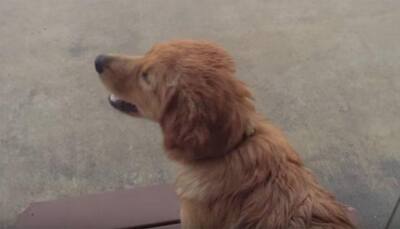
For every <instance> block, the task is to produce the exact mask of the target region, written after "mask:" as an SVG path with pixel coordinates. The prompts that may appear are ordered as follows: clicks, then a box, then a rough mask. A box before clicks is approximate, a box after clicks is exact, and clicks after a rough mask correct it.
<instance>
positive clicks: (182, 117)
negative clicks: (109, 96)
mask: <svg viewBox="0 0 400 229" xmlns="http://www.w3.org/2000/svg"><path fill="white" fill-rule="evenodd" d="M109 58H110V61H109V62H108V65H107V67H106V68H105V70H104V72H103V73H102V74H101V79H102V80H103V82H104V83H105V85H106V87H107V88H108V89H109V90H110V91H111V92H112V93H114V94H115V95H117V96H118V97H119V98H121V99H122V100H124V101H126V102H129V103H131V104H135V105H136V106H137V107H138V109H139V114H133V115H135V116H137V115H139V116H143V117H145V118H148V119H151V120H153V121H156V122H158V123H159V124H160V126H161V128H162V132H163V135H164V146H165V150H166V152H167V155H168V156H169V157H170V158H171V159H173V160H175V161H177V162H178V163H179V164H180V166H181V170H180V172H179V175H178V178H177V181H176V190H177V194H178V196H179V198H180V200H181V220H182V224H183V226H184V228H217V229H223V228H238V229H243V228H260V229H265V228H272V229H278V228H282V229H286V228H355V226H354V225H353V223H352V222H351V220H350V219H349V217H348V215H347V209H346V207H345V206H343V205H342V204H340V203H338V202H337V201H336V200H335V198H334V197H333V196H332V195H331V194H330V193H329V192H327V191H326V190H325V189H323V188H322V187H321V186H320V185H319V184H318V183H317V182H316V180H315V179H314V177H313V175H312V174H311V173H310V171H309V170H307V169H306V168H305V167H304V165H303V162H302V161H301V159H300V158H299V156H298V154H297V153H296V152H295V151H294V150H293V149H292V147H291V146H290V145H289V143H288V142H287V140H286V138H285V137H284V135H283V134H282V133H281V131H279V130H278V129H277V128H275V127H274V126H273V125H271V124H270V123H269V122H267V121H266V120H265V119H263V118H262V117H260V115H259V114H257V112H256V111H255V108H254V105H253V102H252V96H251V93H250V91H249V90H248V88H247V87H246V86H245V84H243V83H242V82H241V81H239V80H237V79H236V78H235V77H234V74H235V67H234V63H233V61H232V59H231V57H230V56H229V55H228V54H227V53H226V52H225V51H224V50H223V49H221V48H220V47H218V46H216V45H214V44H211V43H208V42H203V41H190V40H184V41H182V40H181V41H172V42H167V43H162V44H158V45H156V46H154V47H153V48H152V49H151V50H150V51H149V52H148V53H147V54H145V55H144V56H138V57H129V56H116V55H115V56H109Z"/></svg>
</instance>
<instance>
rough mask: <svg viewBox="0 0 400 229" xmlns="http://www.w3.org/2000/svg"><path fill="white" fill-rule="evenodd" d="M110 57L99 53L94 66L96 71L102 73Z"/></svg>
mask: <svg viewBox="0 0 400 229" xmlns="http://www.w3.org/2000/svg"><path fill="white" fill-rule="evenodd" d="M108 59H109V58H108V57H107V56H106V55H103V54H101V55H98V56H97V57H96V60H95V61H94V67H95V68H96V71H97V72H98V73H99V74H101V73H102V72H103V70H104V66H105V65H106V64H107V62H108Z"/></svg>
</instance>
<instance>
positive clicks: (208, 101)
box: [95, 40, 254, 161]
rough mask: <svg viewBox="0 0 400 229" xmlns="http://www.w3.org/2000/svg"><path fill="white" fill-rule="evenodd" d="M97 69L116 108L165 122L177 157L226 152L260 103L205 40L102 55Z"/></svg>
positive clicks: (169, 148)
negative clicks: (139, 53) (135, 52)
mask: <svg viewBox="0 0 400 229" xmlns="http://www.w3.org/2000/svg"><path fill="white" fill-rule="evenodd" d="M95 67H96V70H97V72H98V73H99V75H100V78H101V80H102V82H103V83H104V84H105V86H106V87H107V88H108V90H109V91H110V92H111V93H112V95H111V96H110V97H109V100H110V103H111V105H112V106H113V107H115V108H117V109H118V110H121V111H123V112H125V113H127V114H129V115H132V116H139V117H145V118H148V119H150V120H153V121H156V122H159V124H160V125H161V128H162V130H163V134H164V145H165V147H166V149H167V151H168V152H169V156H170V157H172V158H173V159H175V160H184V161H193V160H198V159H205V158H210V157H217V156H220V155H222V154H224V153H226V152H227V151H229V150H231V149H232V148H234V147H235V146H236V145H237V144H238V143H239V142H240V141H241V140H242V138H243V136H244V135H245V134H246V133H247V131H248V130H249V126H250V125H251V124H250V120H249V119H250V118H249V116H250V113H251V112H253V110H254V107H253V105H252V102H251V94H250V92H249V91H248V89H247V88H246V87H245V85H244V84H243V83H242V82H240V81H239V80H237V79H235V78H234V73H235V68H234V63H233V61H232V59H231V57H230V56H229V55H228V54H227V53H226V52H225V51H224V50H223V49H221V48H219V47H218V46H215V45H213V44H210V43H208V42H202V41H189V40H185V41H172V42H167V43H161V44H158V45H155V46H154V47H153V48H152V49H151V50H150V51H149V52H148V53H146V54H145V55H143V56H124V55H100V56H98V57H97V58H96V61H95Z"/></svg>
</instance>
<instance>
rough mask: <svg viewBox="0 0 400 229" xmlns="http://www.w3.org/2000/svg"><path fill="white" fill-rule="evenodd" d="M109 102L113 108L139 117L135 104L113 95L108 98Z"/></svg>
mask: <svg viewBox="0 0 400 229" xmlns="http://www.w3.org/2000/svg"><path fill="white" fill-rule="evenodd" d="M108 101H109V102H110V104H111V106H113V107H114V108H115V109H117V110H119V111H122V112H124V113H128V114H132V115H139V109H138V108H137V106H136V105H135V104H132V103H128V102H126V101H124V100H122V99H120V98H118V97H117V96H115V95H113V94H111V95H110V96H109V97H108Z"/></svg>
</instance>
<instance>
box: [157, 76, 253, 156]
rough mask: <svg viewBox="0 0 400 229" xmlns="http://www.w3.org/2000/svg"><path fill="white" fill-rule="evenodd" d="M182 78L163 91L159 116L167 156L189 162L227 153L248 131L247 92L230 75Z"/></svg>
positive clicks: (248, 94) (250, 106) (248, 106)
mask: <svg viewBox="0 0 400 229" xmlns="http://www.w3.org/2000/svg"><path fill="white" fill-rule="evenodd" d="M182 81H183V82H181V83H180V84H178V85H176V86H175V87H170V88H169V89H168V90H167V92H166V98H165V101H166V102H165V104H164V109H163V112H162V116H161V119H160V125H161V127H162V130H163V134H164V145H165V148H166V149H167V152H168V153H169V156H170V157H171V158H172V159H175V160H184V161H192V160H197V159H204V158H210V157H218V156H220V155H222V154H224V153H227V152H228V151H229V150H230V149H232V148H234V146H235V145H236V144H237V143H239V142H240V141H241V139H242V138H243V136H244V135H245V134H247V132H248V129H249V119H248V111H249V108H250V109H254V108H253V107H252V104H250V103H249V102H246V101H247V100H248V98H249V97H250V96H251V95H250V92H249V91H248V90H247V88H246V87H245V86H244V85H243V84H240V83H239V81H236V80H235V79H233V77H226V78H225V79H224V78H222V77H215V76H214V77H212V78H208V77H207V76H203V77H190V78H189V77H188V78H186V79H184V80H182ZM249 104H250V105H249Z"/></svg>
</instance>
